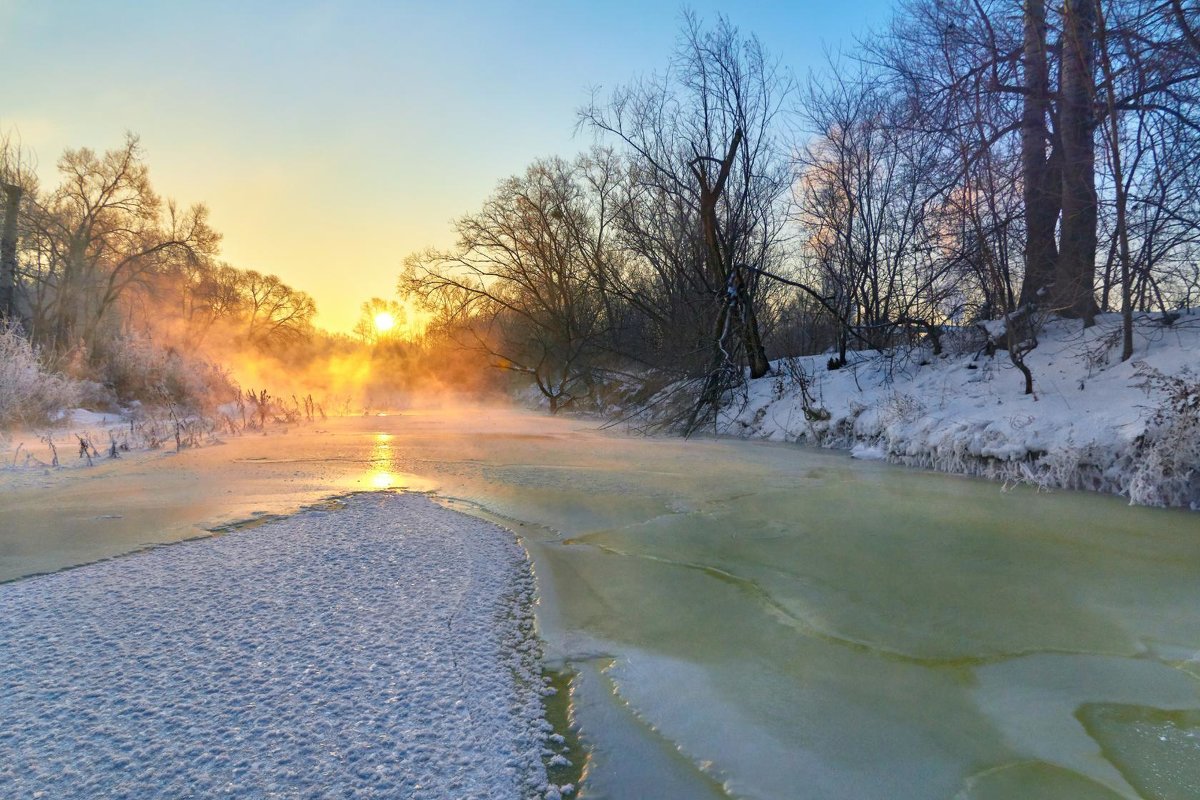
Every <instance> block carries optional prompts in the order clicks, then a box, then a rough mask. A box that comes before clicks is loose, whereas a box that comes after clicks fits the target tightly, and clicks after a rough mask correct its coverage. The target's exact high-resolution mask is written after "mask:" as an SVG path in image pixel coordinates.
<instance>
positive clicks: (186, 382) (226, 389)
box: [99, 336, 238, 411]
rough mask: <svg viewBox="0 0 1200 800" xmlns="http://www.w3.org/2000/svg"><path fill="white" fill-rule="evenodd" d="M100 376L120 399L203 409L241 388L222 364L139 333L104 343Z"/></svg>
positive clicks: (220, 401)
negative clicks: (166, 345)
mask: <svg viewBox="0 0 1200 800" xmlns="http://www.w3.org/2000/svg"><path fill="white" fill-rule="evenodd" d="M99 377H100V378H101V380H102V381H103V383H104V384H105V386H107V387H108V388H109V389H110V390H111V391H112V393H113V394H114V395H115V396H116V397H117V398H118V399H119V400H120V401H121V402H122V403H129V402H131V401H134V400H136V401H138V402H140V403H143V404H145V405H149V406H161V405H167V404H175V405H179V406H184V407H186V408H189V409H193V410H196V411H201V410H204V409H208V408H212V407H215V406H216V405H218V404H220V403H224V402H228V401H230V400H232V399H236V398H237V396H238V389H237V387H235V386H234V385H233V382H232V381H231V380H230V378H229V375H228V373H227V372H226V371H225V370H224V369H222V368H221V367H220V366H218V365H216V364H214V363H212V362H209V361H206V360H204V359H203V358H200V357H198V356H184V355H183V354H181V353H180V352H179V351H178V350H176V349H174V348H164V347H161V346H159V345H157V344H155V343H154V342H153V341H152V340H150V339H146V338H141V337H137V336H127V337H122V338H120V339H115V340H112V341H110V342H108V343H107V344H106V347H105V353H104V358H103V362H102V365H101V368H100V376H99Z"/></svg>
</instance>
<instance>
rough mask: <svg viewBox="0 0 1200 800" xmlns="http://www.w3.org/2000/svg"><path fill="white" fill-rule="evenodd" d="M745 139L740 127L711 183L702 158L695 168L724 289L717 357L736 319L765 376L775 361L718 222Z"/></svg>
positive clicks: (712, 257) (757, 374) (756, 373)
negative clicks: (725, 248)
mask: <svg viewBox="0 0 1200 800" xmlns="http://www.w3.org/2000/svg"><path fill="white" fill-rule="evenodd" d="M741 143H742V131H741V129H740V128H739V129H738V130H737V131H735V132H734V134H733V141H732V142H731V143H730V145H729V152H728V153H726V155H725V159H724V160H723V161H722V162H721V169H720V172H719V173H718V175H717V180H716V183H715V184H713V185H711V186H710V185H709V182H708V173H707V171H706V170H705V168H704V165H703V163H700V162H699V160H697V162H694V163H693V167H692V169H693V171H694V172H695V174H696V178H697V180H699V182H700V225H701V230H702V233H703V235H704V251H705V261H706V264H707V267H708V280H709V285H710V286H712V287H713V288H714V289H715V290H716V291H718V292H720V297H721V303H722V309H723V310H722V312H721V313H720V314H718V319H717V321H716V327H715V331H714V334H715V336H716V337H717V339H716V340H715V341H714V343H713V349H714V351H715V352H714V359H715V360H717V362H718V363H719V362H720V361H721V360H723V358H722V356H723V354H722V352H721V342H720V337H722V336H723V335H724V333H725V329H726V326H727V322H732V326H733V327H734V328H735V330H736V333H737V337H738V339H739V340H741V342H742V346H743V347H745V349H746V361H747V363H748V365H749V367H750V377H751V378H761V377H762V376H763V375H766V374H767V373H768V372H769V371H770V369H771V365H770V363H769V362H768V361H767V354H766V351H765V350H764V348H763V344H762V338H761V336H760V335H759V331H758V317H757V316H756V315H755V313H754V303H753V302H752V299H751V297H750V294H749V292H748V291H747V288H746V285H745V280H744V276H743V275H742V270H741V269H740V268H739V267H737V266H736V265H734V264H730V263H729V258H728V256H727V254H726V253H725V252H723V249H722V243H721V236H720V232H719V230H718V225H717V202H718V201H719V200H720V199H721V194H722V192H724V191H725V182H726V181H727V180H728V178H729V171H730V169H732V167H733V161H734V158H735V157H736V156H737V150H738V147H739V146H740V145H741ZM730 305H733V306H734V307H736V309H737V311H738V313H735V314H734V315H733V319H732V320H729V319H728V313H729V309H728V307H729V306H730Z"/></svg>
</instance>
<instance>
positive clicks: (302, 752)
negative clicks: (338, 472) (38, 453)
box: [0, 493, 557, 798]
mask: <svg viewBox="0 0 1200 800" xmlns="http://www.w3.org/2000/svg"><path fill="white" fill-rule="evenodd" d="M532 602H533V583H532V577H531V575H530V572H529V565H528V561H527V558H526V555H525V553H524V551H523V550H522V549H521V547H520V546H519V545H518V544H517V543H516V541H515V540H514V538H513V536H512V535H511V534H510V533H509V532H507V531H504V530H503V529H501V528H498V527H496V526H494V525H492V524H490V523H487V522H483V521H481V520H478V519H475V518H472V517H467V516H465V515H462V514H459V513H457V512H453V511H450V510H446V509H443V508H440V507H438V506H436V505H435V504H434V503H433V502H432V501H431V500H429V499H428V498H426V497H423V496H419V495H394V494H391V493H375V494H364V495H356V496H352V497H351V498H349V499H348V500H347V501H345V503H344V505H343V507H342V508H341V509H340V510H323V511H308V512H305V513H302V514H298V515H296V516H294V517H290V518H287V519H285V520H282V521H278V522H274V523H271V524H268V525H264V526H261V527H258V528H256V529H253V530H248V531H241V532H235V533H232V534H229V535H225V536H220V537H215V538H208V539H203V540H197V541H192V542H186V543H182V544H176V545H172V546H168V547H161V548H157V549H154V550H150V551H146V552H142V553H138V554H134V555H130V556H127V557H122V558H117V559H113V560H109V561H104V562H99V563H95V564H91V565H88V566H83V567H79V568H77V569H72V570H67V571H64V572H58V573H54V574H51V575H46V576H41V577H34V578H29V579H25V580H21V581H16V582H13V583H8V584H0V611H2V614H0V616H3V618H4V624H3V626H2V627H0V716H2V717H3V719H4V724H3V728H2V729H0V795H2V796H4V797H18V796H19V797H36V796H45V797H55V798H72V797H79V798H83V797H88V798H90V797H114V798H115V797H130V798H132V797H149V796H159V797H184V796H188V797H218V796H235V797H248V796H253V797H299V796H305V797H311V796H333V795H336V796H339V797H359V798H372V797H406V798H442V797H480V798H482V797H488V798H491V797H513V798H517V797H532V796H542V795H546V794H547V793H549V792H551V791H557V790H556V788H555V787H553V786H552V785H548V784H547V781H546V773H545V768H544V765H543V762H542V756H541V752H542V748H543V746H544V745H545V743H546V740H547V736H548V735H549V734H550V733H551V731H549V730H548V728H549V725H548V724H547V723H546V722H545V721H544V718H543V714H542V705H541V689H542V678H541V675H540V667H539V663H540V662H539V659H540V649H539V648H540V645H539V642H538V640H537V639H536V637H535V635H534V633H533V618H532V608H531V605H532ZM39 793H41V794H39Z"/></svg>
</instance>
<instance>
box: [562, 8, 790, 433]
mask: <svg viewBox="0 0 1200 800" xmlns="http://www.w3.org/2000/svg"><path fill="white" fill-rule="evenodd" d="M792 91H793V84H792V81H791V79H790V77H789V76H788V75H787V73H786V72H784V71H783V69H782V68H781V67H780V66H779V65H778V63H777V62H776V61H775V60H773V59H772V58H771V57H770V56H769V55H768V54H767V52H766V51H765V50H764V48H763V47H762V45H761V43H760V42H759V41H758V40H757V39H756V38H755V37H753V36H743V35H742V34H740V33H739V31H738V30H737V28H736V27H734V26H733V25H732V24H731V23H730V22H729V21H728V20H727V19H726V18H724V17H719V18H718V19H717V22H716V24H715V25H714V26H713V27H712V28H711V29H706V28H705V27H704V26H703V25H702V23H701V21H700V20H699V19H698V18H697V17H696V16H695V15H694V14H690V13H688V14H685V18H684V30H683V33H682V35H681V37H680V40H679V44H678V46H677V48H676V51H675V53H674V56H673V58H672V59H671V62H670V66H669V68H668V70H667V71H666V72H665V73H664V74H662V75H652V76H649V77H646V78H643V79H641V80H639V81H636V82H634V83H633V84H631V85H629V86H626V87H623V88H621V89H618V90H617V91H616V92H614V93H613V94H612V96H611V97H610V98H608V99H607V101H606V102H602V101H601V100H600V99H599V98H596V97H593V99H592V102H591V103H590V105H588V106H587V107H585V108H584V109H582V110H581V112H580V120H581V123H582V124H584V125H586V126H588V127H590V128H592V129H593V130H595V131H597V132H599V133H601V134H603V135H607V136H610V137H612V138H614V139H616V140H617V141H618V142H620V143H621V144H622V145H623V147H624V148H625V150H626V151H627V153H628V157H629V159H630V161H631V164H632V175H633V177H634V180H635V181H636V182H637V184H638V186H639V190H640V193H641V196H640V197H639V198H638V200H640V201H641V202H642V203H643V204H654V205H656V206H657V208H656V209H654V213H651V214H646V215H644V216H640V217H631V218H627V223H628V226H629V228H631V235H630V236H628V241H629V242H630V244H631V245H632V246H634V247H644V248H645V249H644V252H639V253H638V255H639V256H640V257H642V258H643V259H645V260H646V261H647V262H648V264H649V265H650V268H651V269H652V270H655V271H656V272H657V274H658V275H659V276H666V275H668V274H670V273H674V274H673V275H672V277H673V278H674V279H675V280H676V281H677V282H678V284H679V287H680V288H682V289H683V290H684V291H685V292H687V293H699V294H700V295H701V296H702V297H703V298H706V302H705V305H706V309H705V311H704V314H703V316H704V317H705V318H706V324H704V325H702V327H703V328H704V329H705V330H706V331H707V332H706V333H705V334H702V338H703V339H704V340H705V341H703V342H700V343H698V347H697V348H696V355H697V359H696V360H697V368H698V371H701V372H703V374H704V375H705V379H704V381H703V383H704V388H703V389H702V391H701V401H700V402H701V405H703V406H706V407H708V408H710V409H711V408H714V407H715V403H716V402H717V401H718V400H719V397H720V395H721V394H722V393H723V389H724V388H725V387H727V386H728V380H729V377H730V375H731V373H730V370H729V369H728V367H732V366H733V365H734V363H735V360H736V359H738V358H740V359H741V360H744V362H745V363H746V364H747V365H748V366H749V368H750V375H751V377H759V376H761V375H764V374H766V372H767V371H768V370H769V368H770V366H769V363H768V362H767V356H766V350H765V347H764V345H763V342H762V335H761V330H760V326H759V321H758V315H759V311H760V303H761V299H762V298H761V296H760V294H761V292H762V287H761V280H760V278H759V274H760V273H759V272H758V271H757V270H761V269H770V268H773V267H774V266H775V262H776V261H777V259H778V258H779V249H780V243H781V241H782V236H783V231H784V214H783V210H784V209H783V204H784V203H785V202H786V200H787V190H788V187H789V185H790V177H789V174H788V164H787V157H786V153H785V150H784V148H783V146H782V142H781V141H780V139H779V132H778V127H779V122H780V116H781V114H782V111H783V109H784V108H785V105H786V101H787V99H788V97H789V96H790V95H791V93H792ZM664 221H666V222H669V223H670V227H669V228H668V230H670V231H679V230H680V226H682V227H683V229H684V230H685V231H686V230H688V229H690V236H685V237H682V238H675V239H674V240H673V242H674V246H675V247H677V248H678V252H676V253H673V254H667V253H665V252H664V245H669V244H672V240H670V239H665V238H664V237H663V236H661V235H660V234H659V233H658V232H656V231H653V230H646V227H645V226H647V225H648V224H659V223H661V222H664ZM697 256H699V258H697ZM664 267H669V270H668V269H664ZM747 267H752V268H754V269H747ZM674 293H675V290H672V291H671V292H670V294H674ZM664 299H666V298H664ZM686 305H689V306H694V304H691V303H688V304H686ZM735 380H736V378H735Z"/></svg>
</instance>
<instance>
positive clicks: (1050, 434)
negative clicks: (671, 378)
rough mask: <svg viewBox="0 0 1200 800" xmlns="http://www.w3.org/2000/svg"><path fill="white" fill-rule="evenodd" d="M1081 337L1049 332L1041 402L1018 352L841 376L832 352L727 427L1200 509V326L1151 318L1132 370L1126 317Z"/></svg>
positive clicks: (744, 408) (756, 385)
mask: <svg viewBox="0 0 1200 800" xmlns="http://www.w3.org/2000/svg"><path fill="white" fill-rule="evenodd" d="M1081 327H1082V326H1081V324H1080V323H1079V322H1074V321H1053V322H1050V323H1048V324H1047V325H1046V327H1045V328H1044V330H1043V331H1042V332H1041V334H1040V336H1039V341H1040V343H1039V345H1038V347H1037V348H1036V349H1035V350H1034V351H1033V352H1032V353H1030V354H1029V355H1028V356H1027V357H1026V363H1027V364H1028V366H1029V367H1030V369H1031V370H1032V372H1033V377H1034V387H1035V393H1034V394H1033V395H1026V394H1024V393H1023V392H1024V380H1023V378H1022V376H1021V374H1020V373H1019V372H1018V371H1017V369H1016V368H1015V367H1014V366H1013V365H1012V363H1011V362H1010V359H1009V356H1008V353H1007V352H1005V351H999V352H997V353H996V354H995V355H994V356H986V355H983V354H982V353H981V352H980V345H981V341H980V340H979V339H978V338H977V337H975V336H971V335H967V336H961V337H959V338H958V339H957V341H955V340H952V341H950V342H948V347H947V350H948V351H949V352H948V353H947V354H945V355H943V356H938V357H935V356H933V355H932V354H931V353H930V351H929V350H928V349H917V350H913V351H910V352H906V353H903V354H900V355H895V356H894V357H890V358H889V357H884V356H879V355H871V356H867V355H856V354H851V356H850V358H849V361H850V364H849V365H848V366H846V367H843V368H841V369H836V370H830V369H828V365H827V362H828V360H829V358H828V356H827V355H822V356H812V357H807V358H799V359H793V360H789V361H786V362H776V364H775V365H774V366H775V367H776V370H775V371H776V374H775V375H774V376H773V377H766V378H762V379H760V380H757V381H753V382H751V384H750V386H749V390H748V395H747V397H745V398H744V401H743V399H739V401H738V402H736V403H735V404H734V405H733V406H731V407H730V408H728V409H727V410H726V413H724V414H723V415H722V417H721V419H720V421H719V424H718V431H719V432H720V433H724V434H731V435H735V436H742V437H749V438H764V439H771V440H776V441H794V442H803V443H806V444H813V445H818V446H821V447H834V448H845V449H851V450H852V452H853V453H854V455H856V456H858V457H864V458H884V459H887V460H889V461H892V462H896V463H900V464H907V465H910V466H917V467H925V468H932V469H937V470H942V471H945V472H954V473H965V474H971V475H979V476H984V477H989V478H994V479H999V480H1005V481H1021V482H1029V483H1033V484H1035V485H1038V486H1043V487H1047V488H1071V489H1089V490H1095V491H1102V492H1111V493H1115V494H1121V495H1124V496H1126V497H1129V498H1130V500H1131V502H1133V503H1137V504H1145V505H1171V506H1185V507H1187V506H1190V507H1192V508H1194V509H1195V508H1200V371H1198V368H1200V316H1197V315H1196V314H1195V313H1193V314H1188V315H1184V316H1183V317H1182V318H1180V319H1178V320H1175V321H1174V322H1173V324H1170V325H1167V324H1163V322H1162V320H1161V319H1160V318H1158V317H1157V316H1153V317H1151V316H1147V317H1144V318H1142V319H1140V320H1139V321H1138V325H1137V329H1136V333H1135V352H1134V355H1133V358H1131V359H1130V360H1129V361H1126V362H1121V361H1120V360H1119V359H1120V338H1119V337H1120V318H1119V317H1118V316H1116V315H1108V316H1104V317H1101V318H1100V319H1099V320H1098V323H1097V325H1095V326H1094V327H1092V328H1090V329H1088V330H1086V331H1085V330H1082V329H1081ZM1171 379H1177V381H1176V382H1175V383H1174V384H1172V383H1171ZM802 384H803V385H804V389H803V390H802V388H801V386H802ZM806 392H807V397H806Z"/></svg>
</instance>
